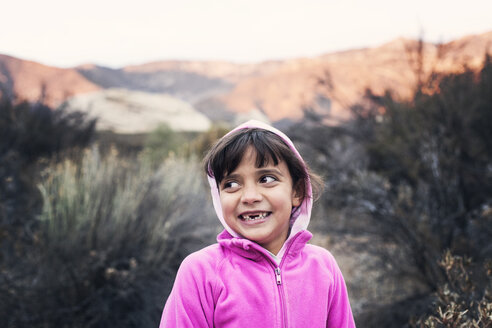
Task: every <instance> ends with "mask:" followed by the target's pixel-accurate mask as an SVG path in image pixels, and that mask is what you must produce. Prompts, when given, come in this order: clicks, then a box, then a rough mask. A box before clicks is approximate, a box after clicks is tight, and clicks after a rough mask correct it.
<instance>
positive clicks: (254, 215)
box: [239, 212, 272, 221]
mask: <svg viewBox="0 0 492 328" xmlns="http://www.w3.org/2000/svg"><path fill="white" fill-rule="evenodd" d="M270 214H272V212H258V213H247V214H241V215H239V219H241V220H243V221H255V220H261V219H264V218H266V217H267V216H269V215H270Z"/></svg>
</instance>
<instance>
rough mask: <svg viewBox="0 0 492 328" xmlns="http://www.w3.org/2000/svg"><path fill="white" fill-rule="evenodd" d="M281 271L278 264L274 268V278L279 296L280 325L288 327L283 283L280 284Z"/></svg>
mask: <svg viewBox="0 0 492 328" xmlns="http://www.w3.org/2000/svg"><path fill="white" fill-rule="evenodd" d="M281 273H282V271H281V270H280V266H278V267H276V268H275V279H276V281H277V287H278V291H279V296H280V311H281V312H282V323H283V324H282V327H288V325H287V313H286V312H287V311H286V305H285V294H284V285H283V284H282V275H281Z"/></svg>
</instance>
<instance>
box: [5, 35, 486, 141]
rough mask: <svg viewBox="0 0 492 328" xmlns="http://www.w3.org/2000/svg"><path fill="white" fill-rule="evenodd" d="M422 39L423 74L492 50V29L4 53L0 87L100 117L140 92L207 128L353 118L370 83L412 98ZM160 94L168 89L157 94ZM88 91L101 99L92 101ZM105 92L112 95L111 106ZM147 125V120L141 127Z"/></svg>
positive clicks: (475, 60)
mask: <svg viewBox="0 0 492 328" xmlns="http://www.w3.org/2000/svg"><path fill="white" fill-rule="evenodd" d="M422 45H423V48H422V51H423V54H424V56H423V59H424V62H423V63H422V65H421V67H422V69H423V74H428V73H429V72H430V71H431V70H433V71H438V72H459V71H462V70H463V68H464V67H465V66H466V67H469V68H472V69H477V68H479V67H480V66H481V65H482V63H483V60H484V58H485V54H486V53H492V31H490V32H487V33H483V34H477V35H469V36H466V37H463V38H460V39H457V40H454V41H451V42H447V43H444V44H432V43H420V42H419V41H417V40H411V39H404V38H399V39H396V40H393V41H391V42H389V43H386V44H383V45H380V46H378V47H373V48H363V49H353V50H347V51H342V52H336V53H328V54H324V55H321V56H317V57H310V58H294V59H288V60H278V61H265V62H260V63H249V64H238V63H231V62H220V61H158V62H150V63H145V64H142V65H133V66H126V67H122V68H118V69H112V68H107V67H101V66H96V65H92V64H87V65H81V66H78V67H73V68H57V67H51V66H46V65H43V64H40V63H36V62H32V61H27V60H22V59H19V58H15V57H11V56H8V55H2V54H0V87H1V89H0V90H1V91H2V92H3V93H6V94H7V95H8V96H11V97H15V98H16V99H21V100H28V101H42V102H44V103H46V104H47V105H49V106H52V107H57V106H60V105H62V104H65V106H68V107H73V106H75V105H74V104H77V106H78V107H77V109H79V110H89V108H94V106H96V105H97V106H102V107H103V108H100V109H98V111H97V115H99V116H104V115H105V112H106V109H105V108H106V107H104V106H107V108H108V109H107V111H108V112H109V111H110V109H109V107H111V106H112V107H111V108H112V109H111V111H112V114H111V117H117V116H118V111H119V110H120V109H119V107H118V106H122V107H121V108H126V109H125V110H126V112H128V108H130V109H131V108H133V107H135V103H134V102H133V105H132V104H131V102H132V101H134V99H137V98H138V99H139V100H138V103H139V106H141V107H145V106H146V105H145V104H146V103H147V101H146V98H145V97H146V96H148V97H150V98H148V99H149V101H148V103H149V104H150V103H152V106H151V107H152V109H151V110H150V109H148V110H145V111H142V113H141V114H139V115H147V114H149V113H151V112H152V111H155V110H156V111H159V110H161V109H160V108H159V107H160V106H159V101H162V107H166V106H171V105H169V104H167V103H168V101H167V100H169V101H170V104H173V105H172V106H174V107H173V108H174V109H173V110H171V111H170V112H169V113H171V114H166V115H164V116H167V117H170V116H172V115H174V114H172V113H177V112H176V108H186V113H187V114H186V115H188V117H189V121H193V120H195V121H196V120H201V121H200V122H202V124H201V125H200V124H198V125H197V124H195V126H194V127H190V128H188V127H186V124H185V125H183V126H181V127H180V129H183V130H203V129H205V128H206V127H207V126H209V124H210V123H211V122H216V121H226V122H231V123H232V122H235V121H237V120H239V119H246V118H248V117H256V118H258V117H260V118H261V117H263V118H264V119H266V120H269V121H271V122H277V121H281V120H298V119H300V118H302V115H303V109H305V108H311V109H313V110H315V111H318V112H321V113H323V114H330V115H332V116H333V117H335V118H337V119H347V118H349V116H350V112H349V110H348V108H349V106H351V105H353V104H354V103H357V102H360V101H361V99H362V97H363V96H364V94H365V91H366V89H368V88H370V89H371V90H372V91H373V93H375V94H381V93H383V92H384V91H385V90H388V89H390V90H392V91H393V93H394V94H395V95H396V96H398V97H401V98H403V99H404V98H408V97H409V96H410V95H411V94H412V92H413V89H414V87H415V85H416V81H417V74H416V70H417V67H418V56H416V54H417V53H418V51H419V50H418V49H419V47H420V46H422ZM115 89H116V91H115ZM125 93H127V94H126V95H125ZM162 94H165V97H163V98H155V97H156V96H162ZM91 95H92V96H91ZM128 95H133V96H128ZM80 97H83V99H85V100H84V101H81V100H80V99H81V98H80ZM91 97H93V98H94V99H98V102H92V101H91V100H90V99H92V98H91ZM77 99H78V100H77ZM101 99H106V100H108V99H109V100H110V101H111V102H112V103H111V106H109V105H107V103H104V102H101ZM132 99H133V100H132ZM170 99H172V100H170ZM94 101H95V100H94ZM178 103H180V105H179V106H178V105H177V104H178ZM116 104H119V105H118V106H116ZM183 104H186V106H185V105H183ZM84 106H85V107H84ZM132 106H133V107H132ZM176 106H177V107H176ZM162 110H163V109H162ZM122 113H124V111H123V112H122ZM145 113H147V114H145ZM122 115H123V114H122ZM152 115H154V114H152ZM193 115H195V116H193ZM161 116H162V115H161ZM154 117H157V116H154ZM111 119H112V118H108V119H107V120H106V122H107V125H105V128H108V129H113V130H115V131H119V130H121V127H118V124H115V126H112V125H111ZM108 120H109V121H108ZM130 121H131V120H130ZM144 121H146V120H145V119H144V120H143V121H142V122H144ZM147 121H149V122H150V121H152V119H151V120H147ZM185 121H186V120H185ZM154 122H155V120H154ZM130 123H131V122H130ZM168 123H170V125H173V124H174V123H173V121H170V122H168ZM150 128H151V126H150V125H149V126H148V127H147V126H146V125H145V123H142V124H141V126H139V131H140V132H141V131H142V130H148V129H150ZM123 130H125V128H123ZM131 130H132V129H129V130H128V129H126V130H125V131H127V132H129V133H131Z"/></svg>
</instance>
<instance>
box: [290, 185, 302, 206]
mask: <svg viewBox="0 0 492 328" xmlns="http://www.w3.org/2000/svg"><path fill="white" fill-rule="evenodd" d="M303 182H304V181H302V180H300V181H298V182H297V183H296V185H295V186H294V187H293V188H292V206H293V207H297V206H299V205H301V203H302V200H303V198H304V192H303V189H304V188H303V187H304V186H303Z"/></svg>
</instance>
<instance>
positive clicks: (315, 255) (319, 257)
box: [303, 244, 338, 269]
mask: <svg viewBox="0 0 492 328" xmlns="http://www.w3.org/2000/svg"><path fill="white" fill-rule="evenodd" d="M303 252H304V256H306V257H307V258H311V259H313V260H315V261H316V262H322V263H324V264H325V265H326V266H327V267H329V268H333V269H335V268H336V269H338V264H337V261H336V260H335V257H334V256H333V254H332V253H331V252H330V251H328V250H327V249H326V248H323V247H321V246H317V245H312V244H306V246H305V247H304V250H303Z"/></svg>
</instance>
